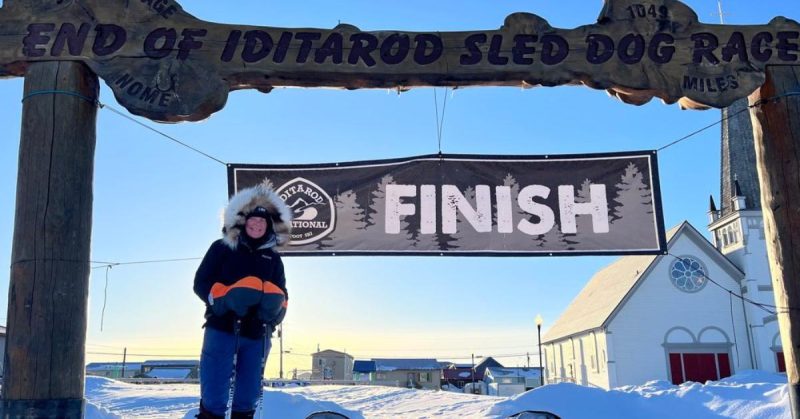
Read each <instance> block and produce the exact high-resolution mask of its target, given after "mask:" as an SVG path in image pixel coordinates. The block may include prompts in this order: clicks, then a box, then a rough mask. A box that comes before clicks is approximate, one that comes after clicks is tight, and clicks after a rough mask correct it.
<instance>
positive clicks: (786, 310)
mask: <svg viewBox="0 0 800 419" xmlns="http://www.w3.org/2000/svg"><path fill="white" fill-rule="evenodd" d="M776 97H780V99H773V98H776ZM749 101H750V105H751V106H753V107H752V108H751V109H750V117H751V119H752V121H753V134H754V138H755V148H756V164H757V167H758V179H759V183H760V184H761V208H763V216H764V231H765V233H764V234H765V239H766V242H767V255H768V256H769V268H770V273H771V275H772V287H773V289H774V292H775V305H776V306H777V312H778V313H777V315H778V325H779V328H780V334H781V342H782V346H783V354H784V357H785V359H786V374H787V378H788V381H789V383H788V384H789V385H788V392H789V406H790V411H791V412H792V417H793V418H794V419H800V351H799V349H800V327H798V325H800V310H797V308H796V307H800V280H798V278H800V246H797V243H800V228H798V226H800V212H798V210H797V208H798V207H797V204H796V203H797V202H798V199H800V184H799V183H798V182H797V173H799V172H800V161H798V159H797V156H798V153H800V118H798V115H800V66H770V67H767V79H766V82H765V83H764V85H763V86H761V88H760V89H758V90H756V91H755V92H754V93H753V94H752V95H751V96H750V98H749Z"/></svg>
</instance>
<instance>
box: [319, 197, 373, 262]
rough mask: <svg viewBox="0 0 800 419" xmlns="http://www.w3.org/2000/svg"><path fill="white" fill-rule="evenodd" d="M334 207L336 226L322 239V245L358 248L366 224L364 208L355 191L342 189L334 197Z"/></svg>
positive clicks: (339, 248) (347, 248) (338, 247)
mask: <svg viewBox="0 0 800 419" xmlns="http://www.w3.org/2000/svg"><path fill="white" fill-rule="evenodd" d="M334 206H335V207H336V228H335V229H334V230H333V232H332V233H331V234H330V235H328V236H327V237H325V238H324V239H322V242H323V244H321V248H323V247H322V246H324V247H331V246H332V247H335V248H336V250H358V247H359V245H360V244H361V243H362V242H363V239H364V236H363V234H364V229H365V228H366V226H367V222H366V220H364V218H365V214H364V209H363V208H361V206H360V205H359V204H358V201H357V196H356V193H355V192H353V191H352V190H347V191H344V192H342V193H340V194H338V195H336V196H335V197H334Z"/></svg>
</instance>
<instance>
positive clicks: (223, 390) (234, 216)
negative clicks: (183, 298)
mask: <svg viewBox="0 0 800 419" xmlns="http://www.w3.org/2000/svg"><path fill="white" fill-rule="evenodd" d="M291 223H292V211H291V209H290V208H289V207H288V206H287V205H286V204H285V203H284V202H283V200H282V199H281V198H280V197H279V196H278V195H277V194H275V192H274V191H272V190H271V189H269V188H267V187H265V186H256V187H253V188H248V189H243V190H241V191H240V192H238V193H237V194H235V195H234V196H233V197H231V199H230V201H229V202H228V205H227V207H226V209H225V212H224V215H223V228H222V235H223V237H222V238H221V239H219V240H217V241H215V242H214V243H212V244H211V247H210V248H209V249H208V252H207V253H206V255H205V257H204V258H203V261H202V262H201V263H200V267H199V268H198V269H197V274H196V275H195V279H194V292H195V294H197V296H198V297H200V299H201V300H202V301H203V302H204V303H205V305H206V311H205V319H206V322H205V325H204V326H203V327H204V328H205V332H204V335H203V349H202V353H201V355H200V411H199V413H198V415H197V418H200V419H217V418H224V416H225V414H226V412H227V410H228V403H229V400H228V399H229V393H230V389H231V385H233V390H234V391H233V400H232V404H231V418H233V419H243V418H252V417H253V416H254V414H255V408H256V404H257V403H258V400H259V399H260V396H261V392H262V391H263V390H262V387H261V380H262V378H263V375H264V366H265V365H266V360H267V356H268V355H269V350H270V347H271V344H270V337H271V336H272V332H273V331H274V330H275V327H276V326H277V325H278V324H280V323H281V321H283V318H284V316H285V315H286V308H287V307H288V301H289V300H288V298H289V295H288V292H287V290H286V277H285V275H284V268H283V262H282V261H281V257H280V254H279V253H278V251H277V250H276V247H278V246H282V245H284V244H286V243H288V242H289V238H290V233H291Z"/></svg>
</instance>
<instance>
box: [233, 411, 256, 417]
mask: <svg viewBox="0 0 800 419" xmlns="http://www.w3.org/2000/svg"><path fill="white" fill-rule="evenodd" d="M255 415H256V411H255V410H251V411H249V412H231V419H253V416H255Z"/></svg>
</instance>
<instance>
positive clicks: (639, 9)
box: [625, 4, 669, 19]
mask: <svg viewBox="0 0 800 419" xmlns="http://www.w3.org/2000/svg"><path fill="white" fill-rule="evenodd" d="M625 10H627V11H628V13H630V14H631V18H632V19H636V18H640V17H654V18H658V19H666V18H667V17H668V16H669V9H668V8H667V6H659V7H656V6H655V5H654V4H633V5H630V6H628V7H627V8H625Z"/></svg>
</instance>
